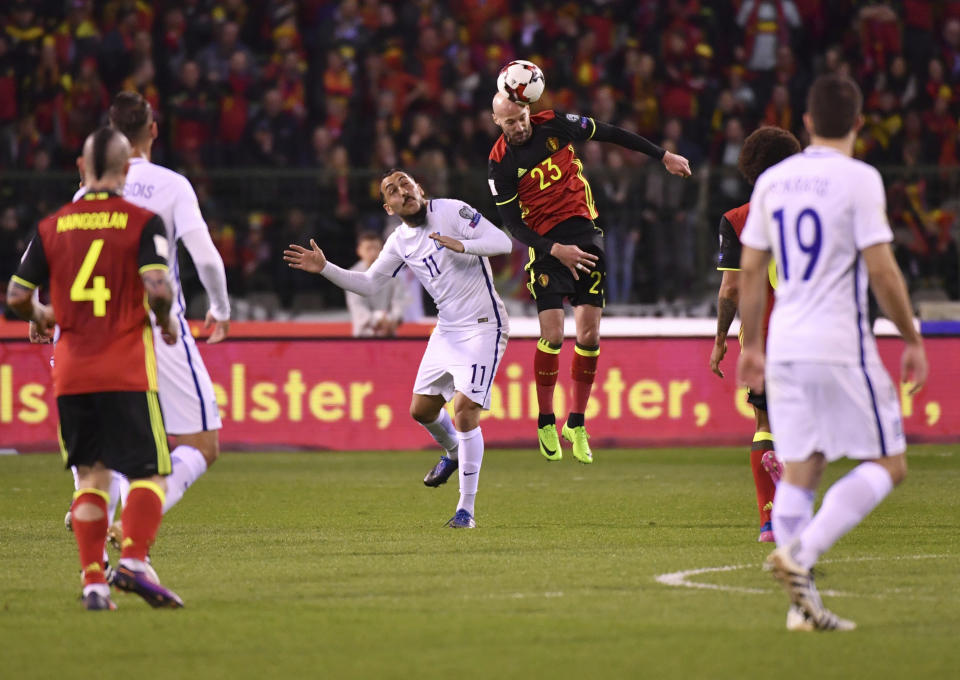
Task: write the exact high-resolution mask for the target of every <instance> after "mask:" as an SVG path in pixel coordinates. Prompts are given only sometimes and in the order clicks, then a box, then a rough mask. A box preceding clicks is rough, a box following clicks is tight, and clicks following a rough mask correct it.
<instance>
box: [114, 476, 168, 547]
mask: <svg viewBox="0 0 960 680" xmlns="http://www.w3.org/2000/svg"><path fill="white" fill-rule="evenodd" d="M163 497H164V493H163V489H162V488H161V487H159V486H158V485H157V484H155V483H153V482H147V481H144V480H138V481H136V482H134V483H133V484H131V485H130V493H129V494H128V495H127V504H126V505H124V506H123V515H122V517H121V520H122V521H123V550H122V551H121V553H120V557H121V558H125V557H129V558H133V559H135V560H145V559H147V553H148V552H149V551H150V546H151V545H153V541H154V539H155V538H156V537H157V529H159V528H160V521H161V520H162V519H163Z"/></svg>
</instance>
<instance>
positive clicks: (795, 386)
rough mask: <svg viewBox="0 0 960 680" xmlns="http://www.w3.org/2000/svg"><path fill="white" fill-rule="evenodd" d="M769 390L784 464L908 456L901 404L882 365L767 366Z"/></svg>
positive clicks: (773, 425)
mask: <svg viewBox="0 0 960 680" xmlns="http://www.w3.org/2000/svg"><path fill="white" fill-rule="evenodd" d="M765 388H766V391H767V412H768V414H769V415H770V428H771V429H772V430H773V437H774V440H775V442H776V448H777V456H779V457H780V458H781V459H782V460H785V461H802V460H806V459H807V458H809V457H810V454H812V453H814V452H816V451H819V452H821V453H822V454H823V455H824V456H825V457H826V459H827V460H828V461H832V460H837V459H838V458H843V457H847V458H855V459H861V460H862V459H866V458H881V457H883V456H891V455H895V454H898V453H903V452H904V451H906V448H907V440H906V437H905V436H904V434H903V419H902V417H901V414H900V401H899V399H898V397H897V392H896V389H894V386H893V382H892V381H891V380H890V376H889V375H888V374H887V371H886V369H885V368H884V367H883V365H882V364H880V363H868V364H866V367H863V366H860V365H847V364H827V363H814V362H778V363H768V364H767V371H766V384H765Z"/></svg>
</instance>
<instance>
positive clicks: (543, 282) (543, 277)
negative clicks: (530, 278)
mask: <svg viewBox="0 0 960 680" xmlns="http://www.w3.org/2000/svg"><path fill="white" fill-rule="evenodd" d="M537 283H539V284H540V287H541V288H546V287H547V284H548V283H550V276H549V275H547V274H540V275H539V276H538V277H537Z"/></svg>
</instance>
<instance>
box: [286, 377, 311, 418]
mask: <svg viewBox="0 0 960 680" xmlns="http://www.w3.org/2000/svg"><path fill="white" fill-rule="evenodd" d="M306 391H307V386H306V385H304V384H303V374H302V373H300V371H290V372H289V373H287V383H286V384H285V385H284V386H283V393H284V394H286V395H287V397H288V404H287V411H288V417H289V418H290V420H292V421H293V422H295V423H299V422H300V421H301V420H303V394H304V392H306Z"/></svg>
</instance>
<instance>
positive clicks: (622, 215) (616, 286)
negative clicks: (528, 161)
mask: <svg viewBox="0 0 960 680" xmlns="http://www.w3.org/2000/svg"><path fill="white" fill-rule="evenodd" d="M590 148H591V149H600V148H601V147H600V146H598V145H596V144H593V145H592V146H591V147H590ZM596 160H597V161H599V163H598V165H599V167H597V166H595V165H591V167H590V173H591V174H592V175H594V176H595V177H596V178H597V179H596V182H595V183H596V186H597V189H599V190H598V191H597V192H596V193H595V194H594V196H595V197H596V199H597V212H599V213H600V218H599V219H600V222H601V224H603V233H604V237H605V239H606V253H607V278H606V283H605V288H606V293H607V299H608V300H609V301H610V302H611V303H612V304H621V303H627V302H630V295H631V292H632V290H633V260H634V256H635V253H636V248H637V242H638V241H639V239H640V223H639V221H638V220H637V219H636V217H635V212H634V210H633V199H634V197H635V196H634V192H635V191H636V186H635V185H636V180H635V176H634V174H633V173H631V172H627V171H626V167H625V164H624V160H623V154H622V153H621V151H620V150H619V149H618V148H616V147H611V148H610V149H608V150H607V153H606V159H605V160H604V159H602V157H601V158H597V159H596Z"/></svg>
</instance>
